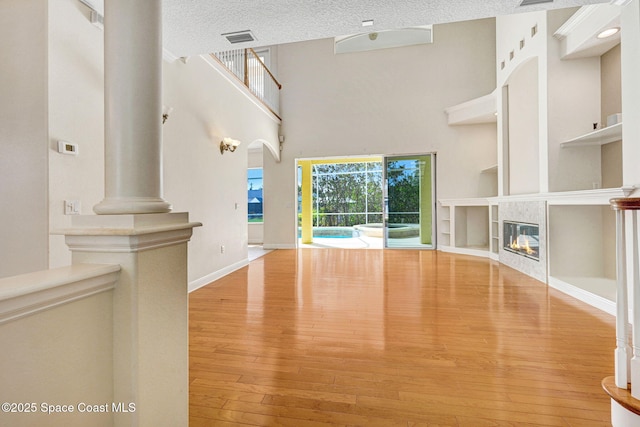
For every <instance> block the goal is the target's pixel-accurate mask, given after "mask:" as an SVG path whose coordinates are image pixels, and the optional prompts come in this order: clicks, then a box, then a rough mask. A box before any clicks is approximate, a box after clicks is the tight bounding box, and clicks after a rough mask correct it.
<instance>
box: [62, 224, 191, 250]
mask: <svg viewBox="0 0 640 427" xmlns="http://www.w3.org/2000/svg"><path fill="white" fill-rule="evenodd" d="M191 234H192V226H189V227H187V228H181V229H177V230H165V231H156V232H152V233H147V234H132V235H104V234H99V233H95V234H87V235H72V234H67V235H66V236H65V242H66V244H67V246H69V249H70V250H71V251H73V252H109V253H117V252H141V251H146V250H150V249H157V248H162V247H166V246H172V245H177V244H180V243H186V242H188V241H189V240H190V239H191ZM96 236H100V239H99V240H96Z"/></svg>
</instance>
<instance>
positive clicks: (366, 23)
mask: <svg viewBox="0 0 640 427" xmlns="http://www.w3.org/2000/svg"><path fill="white" fill-rule="evenodd" d="M372 25H373V19H366V20H364V21H362V26H363V27H371V26H372Z"/></svg>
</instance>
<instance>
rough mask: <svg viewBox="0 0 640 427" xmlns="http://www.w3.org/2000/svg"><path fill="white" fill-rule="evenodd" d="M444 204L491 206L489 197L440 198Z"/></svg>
mask: <svg viewBox="0 0 640 427" xmlns="http://www.w3.org/2000/svg"><path fill="white" fill-rule="evenodd" d="M439 202H440V204H441V205H442V206H489V199H487V198H469V199H440V200H439Z"/></svg>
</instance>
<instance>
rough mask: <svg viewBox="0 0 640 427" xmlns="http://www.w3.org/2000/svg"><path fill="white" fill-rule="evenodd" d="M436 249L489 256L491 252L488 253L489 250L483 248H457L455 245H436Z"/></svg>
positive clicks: (453, 252)
mask: <svg viewBox="0 0 640 427" xmlns="http://www.w3.org/2000/svg"><path fill="white" fill-rule="evenodd" d="M438 250H439V251H442V252H450V253H452V254H460V255H471V256H478V257H482V258H491V254H490V253H489V251H487V250H483V249H471V248H457V247H455V246H438Z"/></svg>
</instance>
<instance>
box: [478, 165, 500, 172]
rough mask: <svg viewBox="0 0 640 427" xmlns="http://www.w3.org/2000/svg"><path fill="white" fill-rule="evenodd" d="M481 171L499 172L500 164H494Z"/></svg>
mask: <svg viewBox="0 0 640 427" xmlns="http://www.w3.org/2000/svg"><path fill="white" fill-rule="evenodd" d="M480 173H498V165H493V166H490V167H488V168H486V169H482V170H481V171H480Z"/></svg>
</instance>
